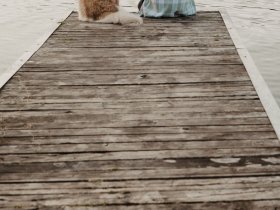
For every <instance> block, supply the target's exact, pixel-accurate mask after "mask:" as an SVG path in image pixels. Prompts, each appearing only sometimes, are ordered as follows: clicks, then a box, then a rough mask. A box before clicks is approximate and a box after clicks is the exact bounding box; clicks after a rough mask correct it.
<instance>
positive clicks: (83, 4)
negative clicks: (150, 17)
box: [79, 0, 143, 25]
mask: <svg viewBox="0 0 280 210" xmlns="http://www.w3.org/2000/svg"><path fill="white" fill-rule="evenodd" d="M79 20H81V21H87V22H92V21H94V22H98V23H112V24H122V25H127V24H133V25H134V24H136V25H138V24H142V23H143V20H142V18H141V17H139V16H137V15H134V14H131V13H129V12H127V11H125V10H124V9H122V8H121V7H120V6H119V0H79Z"/></svg>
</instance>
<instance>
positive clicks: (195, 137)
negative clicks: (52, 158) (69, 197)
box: [0, 129, 277, 145]
mask: <svg viewBox="0 0 280 210" xmlns="http://www.w3.org/2000/svg"><path fill="white" fill-rule="evenodd" d="M249 139H250V140H263V141H264V142H269V141H270V140H274V139H277V137H276V134H275V133H274V132H273V131H257V129H256V130H255V131H236V132H222V131H216V132H211V133H208V132H205V133H202V132H201V133H200V132H197V133H174V134H168V133H165V134H160V133H158V134H145V133H142V134H124V135H112V134H111V135H106V134H104V135H97V136H96V135H95V136H86V135H80V136H79V135H75V136H69V135H68V136H45V137H42V136H41V137H38V136H37V137H36V136H31V137H4V136H2V137H1V138H0V142H1V145H29V144H35V145H45V144H47V145H50V144H92V143H104V144H108V143H127V142H172V141H181V142H182V141H226V142H228V144H235V145H238V141H240V140H249ZM231 142H232V143H231ZM276 143H277V142H276ZM276 145H277V144H276Z"/></svg>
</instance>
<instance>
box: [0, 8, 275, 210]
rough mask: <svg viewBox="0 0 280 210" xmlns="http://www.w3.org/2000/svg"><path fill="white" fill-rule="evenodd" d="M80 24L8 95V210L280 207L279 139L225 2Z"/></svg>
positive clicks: (26, 70)
mask: <svg viewBox="0 0 280 210" xmlns="http://www.w3.org/2000/svg"><path fill="white" fill-rule="evenodd" d="M144 22H145V23H144V25H143V26H139V27H131V26H118V25H100V24H93V23H81V22H79V21H78V20H77V14H76V13H72V14H71V15H70V16H69V17H68V18H67V19H66V20H65V22H63V23H62V25H61V26H60V27H59V28H58V29H57V30H56V31H55V32H54V33H53V34H52V36H51V37H50V38H49V39H48V40H47V41H46V42H45V43H44V45H43V46H42V47H41V48H40V49H39V50H38V51H37V52H36V53H35V54H34V55H33V56H32V57H31V58H30V59H29V60H28V61H27V62H26V63H25V64H24V65H23V66H22V67H21V68H20V70H19V71H18V72H17V73H16V74H15V75H14V77H13V78H12V79H11V80H10V81H9V82H8V83H7V84H6V85H5V87H3V88H2V90H1V92H0V133H1V141H0V163H1V164H0V173H1V174H0V208H1V209H6V210H8V209H9V210H10V209H24V210H35V209H36V210H53V209H57V210H90V209H91V210H93V209H94V210H97V209H98V210H158V209H162V210H171V209H172V210H202V209H207V210H225V209H226V210H237V209H239V210H264V209H265V210H275V209H278V208H280V144H279V140H278V138H277V135H276V132H275V130H274V128H273V126H272V124H271V122H270V120H269V118H268V116H267V114H266V112H265V110H264V107H263V105H262V103H261V101H260V99H259V96H258V94H257V92H256V90H255V88H254V87H253V85H252V81H251V79H250V77H249V76H248V73H247V71H246V69H245V67H244V65H243V62H242V60H241V59H240V56H239V54H238V52H237V50H236V48H235V45H234V43H233V41H232V39H231V37H230V35H229V33H228V30H227V27H226V26H225V24H224V21H223V19H222V17H221V15H220V13H219V12H200V13H198V15H197V16H196V17H192V18H182V19H164V20H154V19H146V20H145V21H144Z"/></svg>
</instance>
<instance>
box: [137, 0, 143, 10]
mask: <svg viewBox="0 0 280 210" xmlns="http://www.w3.org/2000/svg"><path fill="white" fill-rule="evenodd" d="M143 3H144V0H140V1H139V3H138V9H139V10H140V9H141V7H142V5H143Z"/></svg>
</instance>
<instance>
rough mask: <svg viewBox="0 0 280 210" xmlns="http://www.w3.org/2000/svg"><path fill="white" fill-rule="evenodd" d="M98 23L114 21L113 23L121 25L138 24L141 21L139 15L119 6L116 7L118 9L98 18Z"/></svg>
mask: <svg viewBox="0 0 280 210" xmlns="http://www.w3.org/2000/svg"><path fill="white" fill-rule="evenodd" d="M97 22H100V23H114V24H122V25H128V24H133V25H140V24H142V23H143V20H142V18H141V17H139V16H138V15H136V14H132V13H129V12H127V11H126V10H124V9H123V8H121V7H118V11H117V12H114V13H111V14H109V15H107V16H106V17H104V18H102V19H101V20H98V21H97Z"/></svg>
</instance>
